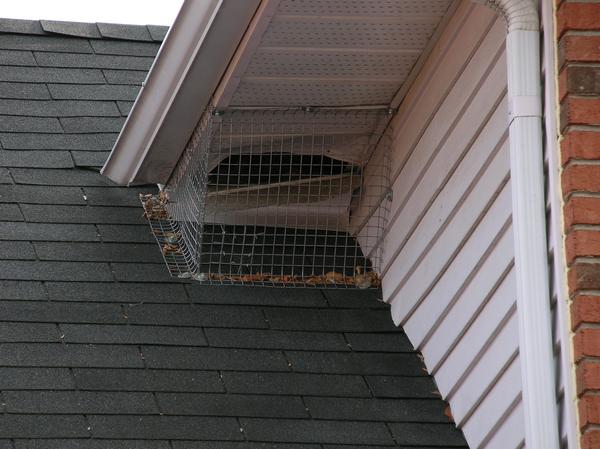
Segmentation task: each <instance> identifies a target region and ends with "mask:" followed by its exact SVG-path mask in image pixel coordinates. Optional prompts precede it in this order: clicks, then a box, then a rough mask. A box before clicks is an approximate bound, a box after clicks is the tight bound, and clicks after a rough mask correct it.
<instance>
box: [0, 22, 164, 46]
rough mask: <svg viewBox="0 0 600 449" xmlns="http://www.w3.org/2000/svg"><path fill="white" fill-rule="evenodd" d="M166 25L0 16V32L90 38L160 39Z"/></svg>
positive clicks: (55, 37)
mask: <svg viewBox="0 0 600 449" xmlns="http://www.w3.org/2000/svg"><path fill="white" fill-rule="evenodd" d="M167 30H168V27H166V26H160V25H121V24H115V23H78V22H62V21H55V20H39V21H38V20H35V21H33V20H14V19H0V32H2V33H18V34H26V35H43V36H47V35H52V36H53V37H54V39H57V38H59V36H60V35H64V36H73V37H84V38H92V39H101V38H110V39H123V40H130V41H145V42H152V41H154V42H161V41H162V40H163V39H164V37H165V35H166V33H167Z"/></svg>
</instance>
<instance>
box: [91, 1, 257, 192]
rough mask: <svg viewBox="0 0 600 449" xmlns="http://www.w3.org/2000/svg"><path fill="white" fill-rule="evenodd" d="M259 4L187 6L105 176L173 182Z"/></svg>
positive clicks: (125, 182) (118, 179) (117, 179)
mask: <svg viewBox="0 0 600 449" xmlns="http://www.w3.org/2000/svg"><path fill="white" fill-rule="evenodd" d="M259 4H260V0H244V1H239V0H186V1H185V2H184V3H183V5H182V7H181V10H180V12H179V14H178V16H177V18H176V19H175V22H174V23H173V26H172V27H171V29H170V30H169V33H168V34H167V37H166V39H165V41H164V43H163V45H162V47H161V49H160V51H159V54H158V56H157V58H156V60H155V62H154V64H153V66H152V68H151V70H150V72H149V74H148V77H147V78H146V81H145V82H144V83H143V86H142V89H141V91H140V93H139V95H138V97H137V99H136V101H135V104H134V106H133V108H132V110H131V113H130V114H129V117H128V119H127V121H126V122H125V125H124V127H123V129H122V131H121V133H120V135H119V137H118V139H117V141H116V143H115V145H114V147H113V150H112V152H111V154H110V156H109V158H108V160H107V161H106V163H105V165H104V167H103V168H102V174H103V175H105V176H107V177H108V178H110V179H111V180H112V181H114V182H116V183H117V184H121V185H135V184H147V183H165V182H166V181H167V179H168V177H169V175H170V174H171V172H172V170H173V168H174V167H175V164H176V163H177V161H178V160H179V157H180V155H181V153H182V151H183V149H184V148H185V145H186V143H187V141H188V139H189V137H190V135H191V133H192V131H193V130H194V127H195V126H196V124H197V122H198V120H199V119H200V116H201V114H202V112H203V110H204V109H205V107H206V106H207V105H208V103H209V101H210V98H211V96H212V95H213V92H214V91H215V89H216V87H217V86H218V84H219V81H220V80H221V77H222V76H223V74H224V73H225V70H226V69H227V66H228V65H229V62H230V60H231V58H232V57H233V55H234V53H235V50H236V48H237V46H238V45H239V43H240V41H241V39H242V37H243V35H244V32H245V31H246V28H247V27H248V24H249V23H250V21H251V19H252V17H253V15H254V13H255V12H256V9H257V7H258V5H259ZM207 61H210V64H207Z"/></svg>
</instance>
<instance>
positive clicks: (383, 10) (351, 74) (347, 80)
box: [218, 0, 452, 108]
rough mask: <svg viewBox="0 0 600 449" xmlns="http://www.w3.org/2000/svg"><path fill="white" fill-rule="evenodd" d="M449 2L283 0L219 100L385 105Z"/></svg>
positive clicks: (225, 102) (228, 102)
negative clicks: (243, 65)
mask: <svg viewBox="0 0 600 449" xmlns="http://www.w3.org/2000/svg"><path fill="white" fill-rule="evenodd" d="M451 3H452V0H281V1H279V2H278V5H277V7H276V8H275V11H274V12H273V13H272V15H271V16H270V17H269V18H268V20H269V22H268V24H267V25H266V27H265V28H266V29H264V30H261V31H262V32H263V34H262V35H261V36H260V40H259V43H258V44H257V45H254V46H251V47H250V48H249V50H248V51H250V52H251V53H252V54H251V55H250V58H249V61H247V62H246V64H245V67H244V71H243V72H242V73H241V74H240V76H238V77H235V79H234V81H235V83H236V84H237V85H236V87H235V89H227V88H223V89H224V90H226V91H227V90H229V91H232V92H231V94H230V95H229V96H228V97H227V98H222V99H221V101H220V102H219V104H218V106H219V107H222V108H224V107H264V106H284V107H294V106H334V107H337V106H379V105H389V104H391V103H392V101H393V99H394V97H395V95H396V93H397V92H398V91H399V90H400V88H401V87H402V85H403V83H404V82H405V81H406V80H407V77H408V76H409V74H410V72H411V70H412V69H413V67H414V66H415V64H416V63H417V61H418V59H419V57H420V56H421V55H422V54H423V52H424V51H425V50H426V49H427V48H428V43H429V42H430V40H431V38H432V36H433V35H434V33H435V30H436V29H437V28H438V26H439V25H440V22H441V21H442V19H443V18H444V16H445V15H446V13H447V11H448V9H449V7H450V5H451ZM247 57H248V55H246V58H247Z"/></svg>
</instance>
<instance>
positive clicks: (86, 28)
mask: <svg viewBox="0 0 600 449" xmlns="http://www.w3.org/2000/svg"><path fill="white" fill-rule="evenodd" d="M40 25H41V26H42V29H43V30H44V31H46V32H47V33H56V34H64V35H71V36H76V37H91V38H100V37H102V36H101V35H100V32H99V31H98V28H97V27H96V24H95V23H78V22H63V21H57V20H40Z"/></svg>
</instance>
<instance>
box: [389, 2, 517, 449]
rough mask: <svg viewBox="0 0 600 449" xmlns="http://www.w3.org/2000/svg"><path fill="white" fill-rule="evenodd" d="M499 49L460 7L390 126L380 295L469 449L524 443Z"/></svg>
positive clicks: (500, 31)
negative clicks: (388, 209) (389, 198)
mask: <svg viewBox="0 0 600 449" xmlns="http://www.w3.org/2000/svg"><path fill="white" fill-rule="evenodd" d="M504 38H505V24H504V22H503V20H502V19H500V18H498V17H497V16H496V15H495V14H494V13H493V12H492V11H491V10H489V9H487V8H485V7H481V6H474V5H472V4H469V3H468V2H464V3H463V4H462V5H461V6H460V7H459V8H458V10H457V12H456V14H455V16H454V18H453V19H452V20H451V21H450V22H449V24H448V26H447V28H446V30H445V31H444V33H443V34H442V36H441V38H440V41H439V43H438V45H437V46H436V48H435V49H434V50H433V52H432V56H431V57H430V59H429V61H428V62H426V63H425V65H424V68H423V70H422V71H421V73H420V75H419V77H418V78H417V79H416V81H415V83H414V84H413V86H412V88H411V89H410V90H409V92H408V94H407V96H406V98H405V100H404V101H403V103H402V104H401V106H400V110H399V113H398V116H397V119H396V120H395V121H394V122H393V123H392V127H393V139H394V140H393V145H392V148H393V149H392V174H393V177H392V180H393V204H392V209H391V213H390V219H389V228H388V229H389V232H388V234H387V237H386V242H385V248H386V249H385V255H384V266H383V273H384V279H383V294H384V298H385V299H386V300H387V301H389V302H390V303H391V306H392V315H393V318H394V321H395V322H396V323H397V324H399V325H401V326H403V328H404V330H405V332H406V333H407V335H408V336H409V338H410V339H411V342H412V343H413V345H414V346H415V347H416V348H417V349H418V350H420V351H421V352H422V354H423V357H424V359H425V363H426V365H427V367H428V369H429V371H430V372H431V373H432V374H433V375H434V377H435V379H436V382H437V385H438V389H439V391H440V393H441V395H442V397H444V398H445V399H446V400H447V401H449V403H450V405H451V409H452V413H453V418H454V420H455V422H456V424H457V425H458V426H459V427H460V428H461V429H462V430H463V432H464V434H465V437H466V439H467V442H468V443H469V446H470V447H472V448H485V447H490V448H491V447H502V448H504V449H511V448H515V449H516V448H519V447H522V446H523V441H524V430H523V423H522V420H523V415H522V406H521V374H520V362H519V351H518V348H519V342H518V325H517V311H516V289H515V273H514V268H513V264H514V261H513V235H512V225H511V192H510V188H511V186H510V167H509V149H508V123H507V105H506V58H505V52H504V40H505V39H504ZM515 422H516V423H518V424H515Z"/></svg>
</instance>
